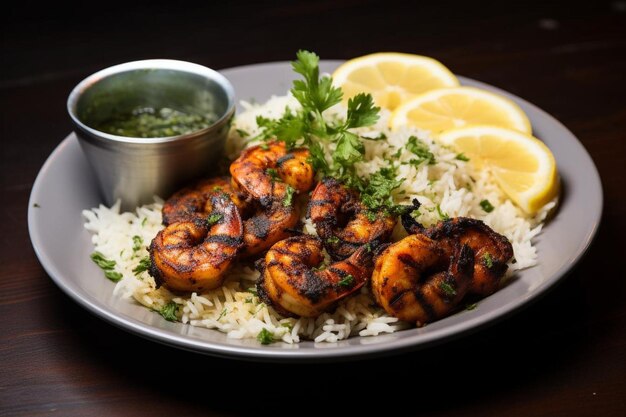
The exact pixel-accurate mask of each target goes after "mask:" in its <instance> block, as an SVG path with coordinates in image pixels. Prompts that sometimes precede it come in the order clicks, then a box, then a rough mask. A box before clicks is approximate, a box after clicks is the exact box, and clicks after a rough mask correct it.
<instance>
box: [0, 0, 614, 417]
mask: <svg viewBox="0 0 626 417" xmlns="http://www.w3.org/2000/svg"><path fill="white" fill-rule="evenodd" d="M21 3H23V4H17V5H13V6H9V9H8V10H6V9H5V10H4V11H3V13H2V15H3V16H2V18H1V19H2V31H3V34H2V69H1V71H2V79H1V81H0V101H1V108H2V115H1V117H2V136H1V138H0V141H1V144H2V148H1V149H2V154H1V163H0V170H1V171H0V172H1V177H0V180H1V194H0V195H1V196H2V204H1V205H0V210H1V217H0V218H2V220H3V221H2V222H1V223H0V231H1V233H0V242H1V245H2V247H1V250H0V326H1V327H0V329H1V330H0V415H28V416H32V415H58V416H74V415H76V416H103V415H155V416H156V415H185V416H188V415H189V416H191V415H222V414H224V415H238V414H246V415H251V414H254V415H257V414H269V413H288V412H302V411H319V413H320V414H321V413H328V412H331V411H334V410H339V409H346V410H354V411H358V410H361V409H363V410H364V411H367V410H372V403H373V402H376V403H380V402H382V401H384V402H385V403H382V404H386V403H389V413H393V412H394V410H399V409H400V407H402V408H403V409H405V410H406V409H408V410H410V411H413V414H422V415H432V416H470V415H480V416H490V415H493V416H501V415H507V416H541V415H550V416H587V415H593V416H623V415H626V414H625V413H626V366H625V365H626V302H625V296H626V291H625V288H626V273H624V267H623V265H622V264H621V262H622V261H623V260H624V255H626V253H625V251H624V247H625V245H624V241H623V240H622V237H624V236H626V182H625V180H624V179H625V178H626V170H625V165H626V152H625V151H626V147H625V146H624V144H625V143H626V88H625V86H624V85H625V84H624V83H625V81H626V1H605V0H601V1H596V2H587V3H588V4H587V5H578V4H576V3H582V2H561V3H551V2H541V3H539V2H537V4H533V3H532V2H519V3H520V5H519V6H511V5H508V6H503V4H507V3H514V2H500V1H490V2H483V3H480V2H465V3H459V4H454V3H451V2H446V1H443V2H419V3H418V2H415V3H411V2H406V1H395V0H389V1H385V2H372V1H370V2H359V1H341V2H339V1H338V2H335V1H326V0H324V1H317V2H282V4H280V3H272V5H270V4H269V3H267V4H265V5H264V6H258V5H255V6H253V5H245V4H244V3H242V2H223V4H221V5H220V6H214V5H213V6H212V5H211V3H212V2H205V3H206V4H205V5H204V6H203V7H195V6H193V7H190V8H189V6H183V5H182V3H179V4H178V5H177V7H176V8H174V6H173V4H174V3H171V2H170V3H164V4H163V5H160V4H155V3H154V2H143V4H141V5H136V6H130V5H129V4H127V5H125V6H120V5H113V4H111V3H107V4H97V9H94V10H92V8H93V7H96V6H94V4H92V3H91V4H90V3H83V5H82V6H78V8H76V7H73V8H69V7H63V6H60V5H58V4H56V3H57V2H54V4H53V5H49V6H44V8H43V9H41V8H39V6H38V7H34V6H32V5H31V4H27V3H28V2H21ZM129 3H130V2H129ZM420 3H424V4H421V5H418V4H420ZM426 3H433V4H426ZM434 3H437V5H435V4H434ZM548 3H550V4H548ZM592 3H593V4H592ZM276 4H279V5H276ZM184 7H185V8H184ZM300 48H306V49H310V50H314V51H316V52H317V53H319V54H320V55H321V56H322V58H325V59H346V58H350V57H354V56H358V55H362V54H366V53H370V52H375V51H389V50H395V51H404V52H410V53H418V54H423V55H429V56H433V57H435V58H437V59H439V60H441V61H443V62H444V63H445V64H446V65H447V66H448V67H450V68H452V69H453V70H454V71H455V72H456V73H458V74H462V75H465V76H468V77H471V78H475V79H478V80H481V81H484V82H487V83H489V84H493V85H495V86H498V87H501V88H503V89H505V90H508V91H510V92H512V93H514V94H517V95H519V96H521V97H524V98H525V99H527V100H529V101H530V102H532V103H534V104H536V105H538V106H539V107H541V108H542V109H544V110H546V111H547V112H549V113H551V114H552V115H554V116H555V117H556V118H558V119H559V120H560V121H561V122H563V123H564V124H565V125H566V126H567V127H568V128H569V129H571V130H572V131H573V132H574V134H575V135H576V136H577V137H578V138H579V139H580V141H581V142H582V143H583V144H584V146H585V147H586V149H587V150H588V152H589V153H590V154H591V156H592V158H593V159H594V161H595V163H596V165H597V167H598V169H599V171H600V175H601V177H602V182H603V187H604V198H605V201H604V215H603V221H602V225H601V227H600V230H599V233H598V235H597V238H596V241H595V243H594V244H593V246H592V247H591V249H590V250H589V252H588V254H587V256H586V257H585V258H584V259H583V260H582V262H580V264H579V265H578V266H576V268H575V269H574V270H573V271H572V273H571V274H570V275H569V277H568V278H567V279H565V280H564V281H563V282H562V283H561V284H560V285H559V286H558V287H557V288H556V289H554V290H553V291H551V292H550V293H549V294H548V295H546V296H545V297H543V298H541V300H540V301H538V302H536V303H534V304H533V305H532V306H530V307H528V308H526V309H524V310H523V311H521V312H519V313H517V314H515V315H514V316H512V317H510V318H508V319H506V320H504V321H502V322H500V323H498V324H496V325H494V326H492V327H489V328H487V329H483V330H481V331H479V332H478V333H475V334H473V335H471V336H467V337H464V338H462V339H460V340H456V341H454V342H451V343H447V344H443V345H440V346H436V347H432V348H429V349H426V350H421V351H417V352H414V353H408V354H403V355H401V356H393V357H388V358H381V359H375V360H367V361H361V362H351V363H338V364H325V365H321V364H316V365H307V366H300V365H285V364H282V365H281V364H257V363H246V362H237V361H231V360H225V359H216V358H212V357H208V356H202V355H198V354H194V353H188V352H184V351H180V350H177V349H174V348H170V347H166V346H162V345H160V344H157V343H154V342H151V341H148V340H144V339H142V338H139V337H137V336H135V335H132V334H129V333H127V332H125V331H122V330H119V329H117V328H115V327H113V326H111V325H109V324H108V323H105V322H104V321H102V320H101V319H99V318H97V317H95V316H93V315H91V314H89V313H88V312H87V311H86V310H84V309H82V308H81V307H79V306H78V305H77V304H76V303H74V302H73V301H72V300H70V299H69V298H68V297H67V296H66V295H65V294H64V293H62V292H61V291H60V290H59V289H58V288H57V287H56V286H55V285H54V284H53V282H52V281H51V280H50V279H49V277H48V275H47V274H46V273H45V271H44V270H43V268H42V267H41V265H40V263H39V261H38V260H37V258H36V256H35V253H34V251H33V249H32V246H31V243H30V240H29V236H28V231H27V225H26V213H27V201H28V196H29V193H30V190H31V187H32V185H33V182H34V180H35V177H36V175H37V172H38V170H39V168H40V167H41V165H42V164H43V163H44V161H45V160H46V158H47V157H48V156H49V154H50V153H51V152H52V150H53V149H54V148H55V147H56V146H57V145H58V143H59V142H60V141H61V140H62V139H63V138H64V137H65V136H66V135H67V134H68V132H70V130H71V126H70V122H69V119H68V117H67V115H66V112H65V100H66V98H67V94H68V93H69V91H70V89H71V88H72V87H73V86H74V85H75V84H76V83H77V82H78V81H80V80H81V79H82V78H84V77H85V76H87V75H89V74H90V73H92V72H94V71H96V70H98V69H100V68H104V67H107V66H109V65H112V64H116V63H120V62H124V61H130V60H136V59H144V58H154V57H167V58H174V59H183V60H188V61H193V62H197V63H200V64H204V65H207V66H210V67H213V68H217V69H220V68H227V67H232V66H237V65H244V64H252V63H257V62H263V61H277V60H290V59H292V58H293V57H294V54H295V52H296V50H298V49H300ZM68 186H69V185H68ZM400 377H402V378H403V379H402V381H406V382H399V381H400V379H399V378H400ZM192 381H194V382H192ZM331 399H334V400H338V401H339V404H340V406H338V407H337V408H335V407H332V406H330V405H329V404H328V402H329V401H330V400H331ZM397 412H399V411H397Z"/></svg>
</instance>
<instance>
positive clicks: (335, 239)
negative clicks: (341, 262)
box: [326, 236, 339, 245]
mask: <svg viewBox="0 0 626 417" xmlns="http://www.w3.org/2000/svg"><path fill="white" fill-rule="evenodd" d="M326 242H327V243H328V244H331V245H336V244H337V243H339V238H338V237H337V236H331V237H329V238H328V239H326Z"/></svg>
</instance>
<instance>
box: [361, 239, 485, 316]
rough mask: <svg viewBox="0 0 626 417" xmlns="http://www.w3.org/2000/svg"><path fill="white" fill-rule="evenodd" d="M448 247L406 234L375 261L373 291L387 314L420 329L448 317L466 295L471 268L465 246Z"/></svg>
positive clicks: (469, 282)
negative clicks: (452, 248) (449, 254)
mask: <svg viewBox="0 0 626 417" xmlns="http://www.w3.org/2000/svg"><path fill="white" fill-rule="evenodd" d="M446 249H447V248H445V247H443V246H442V244H441V243H440V242H438V241H436V240H433V239H430V238H429V237H427V236H424V235H420V234H418V235H409V236H407V237H406V238H404V239H402V240H400V241H398V242H396V243H394V244H392V245H391V246H389V247H388V248H387V249H385V250H384V251H383V252H382V253H381V255H380V256H379V257H378V258H377V259H376V264H375V266H374V273H373V274H372V292H373V293H374V297H375V298H376V301H377V302H378V304H380V306H381V307H383V308H384V309H385V311H387V313H389V314H391V315H393V316H395V317H397V318H399V319H400V320H405V321H410V322H414V323H416V324H417V325H418V326H421V325H423V324H425V323H428V322H432V321H434V320H437V319H440V318H442V317H445V316H446V315H448V314H450V312H452V310H453V309H454V308H455V307H456V305H457V304H458V302H459V301H460V300H461V299H462V298H463V297H464V296H465V294H466V293H467V291H468V289H469V287H470V285H471V281H472V270H473V268H474V254H473V251H472V249H471V248H470V247H469V246H468V245H463V246H461V245H458V244H456V245H455V251H454V254H453V256H452V257H450V256H448V254H447V250H446Z"/></svg>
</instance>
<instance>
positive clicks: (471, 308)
mask: <svg viewBox="0 0 626 417" xmlns="http://www.w3.org/2000/svg"><path fill="white" fill-rule="evenodd" d="M476 307H478V303H472V304H468V305H466V306H465V309H466V310H474V309H475V308H476Z"/></svg>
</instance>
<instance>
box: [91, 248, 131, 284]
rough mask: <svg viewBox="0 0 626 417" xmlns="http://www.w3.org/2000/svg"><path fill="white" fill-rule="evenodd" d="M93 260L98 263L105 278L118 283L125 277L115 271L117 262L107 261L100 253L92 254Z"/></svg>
mask: <svg viewBox="0 0 626 417" xmlns="http://www.w3.org/2000/svg"><path fill="white" fill-rule="evenodd" d="M91 260H92V261H94V262H95V263H96V265H98V266H99V267H100V268H101V269H102V270H103V271H104V276H105V277H107V278H108V279H110V280H111V281H113V282H118V281H119V280H121V279H122V278H123V275H122V274H121V273H119V272H117V271H115V270H114V268H115V265H116V263H115V261H113V260H111V259H107V258H105V257H104V255H103V254H101V253H100V252H94V253H92V254H91Z"/></svg>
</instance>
